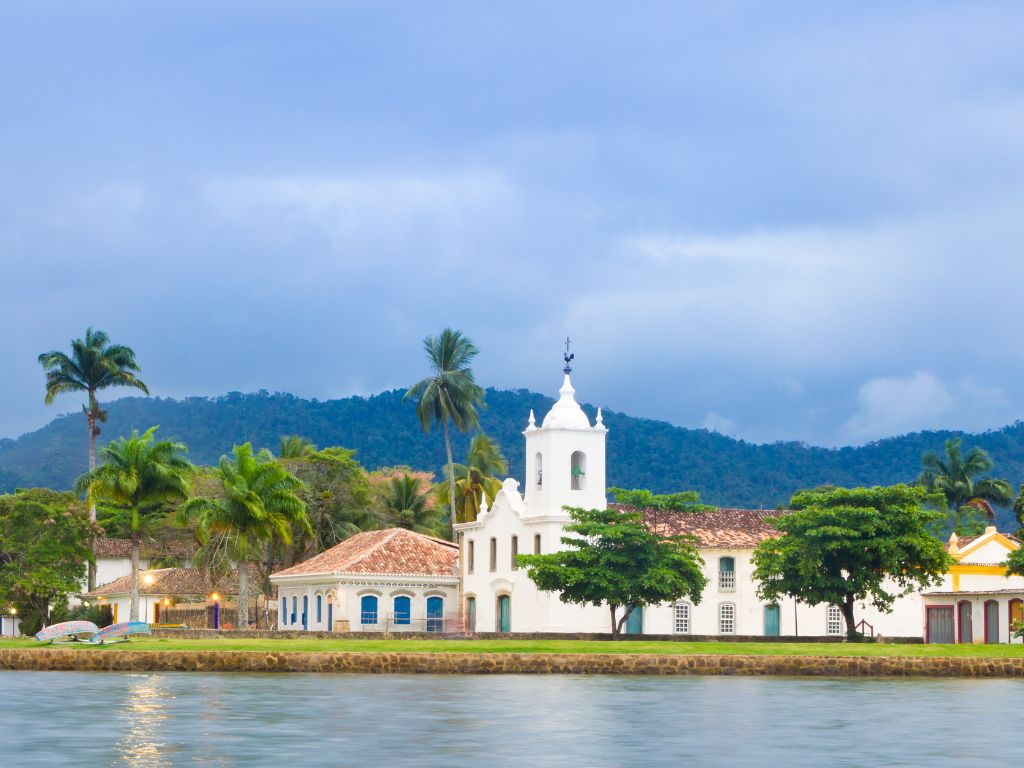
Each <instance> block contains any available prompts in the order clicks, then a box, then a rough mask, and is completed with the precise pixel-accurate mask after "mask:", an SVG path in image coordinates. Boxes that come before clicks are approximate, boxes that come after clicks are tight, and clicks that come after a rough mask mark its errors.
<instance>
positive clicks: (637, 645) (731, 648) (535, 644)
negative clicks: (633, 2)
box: [0, 637, 1024, 658]
mask: <svg viewBox="0 0 1024 768" xmlns="http://www.w3.org/2000/svg"><path fill="white" fill-rule="evenodd" d="M45 647H48V646H45V645H42V644H41V643H37V642H36V641H35V640H34V639H31V638H19V639H17V640H4V641H0V649H2V648H45ZM59 647H62V648H76V649H80V650H81V651H82V652H83V653H102V652H103V651H104V650H108V649H111V648H116V649H118V650H132V651H134V650H138V651H179V650H180V651H261V652H269V653H288V652H293V653H294V652H318V651H319V652H339V651H350V652H351V651H355V652H359V651H364V652H374V653H386V652H398V651H406V652H429V653H485V652H490V653H654V654H661V653H672V654H738V653H748V654H757V655H776V656H784V655H793V656H975V657H985V658H1007V657H1024V645H896V644H892V645H890V644H885V645H876V644H871V643H849V644H846V643H843V644H839V643H739V642H733V643H715V642H702V643H685V642H666V641H651V642H644V641H635V640H629V641H625V640H624V641H620V642H612V641H602V640H418V639H415V640H352V639H346V638H339V639H318V638H309V639H296V640H288V639H281V640H262V639H232V638H227V637H225V638H215V639H210V640H172V639H164V638H134V639H132V640H131V641H130V642H127V643H112V644H108V645H103V646H90V645H87V644H83V643H71V644H66V645H60V646H59Z"/></svg>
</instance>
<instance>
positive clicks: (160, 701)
mask: <svg viewBox="0 0 1024 768" xmlns="http://www.w3.org/2000/svg"><path fill="white" fill-rule="evenodd" d="M173 699H174V695H173V694H172V693H171V692H170V691H169V690H167V679H166V678H162V677H161V676H159V675H156V674H148V675H130V676H129V683H128V687H127V690H126V692H125V696H124V701H123V704H122V705H121V708H120V710H119V711H118V712H117V720H118V721H119V723H120V730H121V732H122V736H121V738H120V740H119V741H118V748H117V753H118V755H119V756H120V758H121V761H122V762H123V763H124V764H125V765H130V766H132V768H169V767H170V766H171V765H172V763H171V761H170V759H169V755H168V754H167V744H166V743H165V742H164V736H165V729H166V721H167V719H168V705H169V704H170V703H171V702H172V701H173Z"/></svg>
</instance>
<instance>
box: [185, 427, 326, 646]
mask: <svg viewBox="0 0 1024 768" xmlns="http://www.w3.org/2000/svg"><path fill="white" fill-rule="evenodd" d="M217 475H218V478H219V480H220V484H221V493H220V494H219V495H217V496H213V497H198V498H191V499H189V500H188V501H186V502H185V503H184V504H182V505H181V507H180V508H179V510H178V521H179V523H180V524H182V525H189V524H194V525H195V526H196V535H197V537H198V538H199V541H200V543H202V544H203V545H204V546H206V547H209V546H210V545H213V546H215V547H217V548H219V549H220V550H221V552H222V553H223V555H224V556H225V557H227V558H229V559H230V560H231V562H233V563H235V565H236V566H237V568H238V625H239V626H240V627H242V628H243V629H244V628H245V627H247V626H248V625H249V563H250V561H251V560H253V559H255V558H257V557H258V556H259V553H260V551H261V547H262V546H264V545H265V544H266V543H267V542H268V541H270V540H272V539H273V538H275V537H276V538H277V539H279V540H280V541H282V542H284V543H286V544H288V543H291V540H292V529H293V527H299V528H301V529H302V530H304V531H305V532H307V533H311V531H312V528H311V526H310V523H309V516H308V515H307V514H306V505H305V504H304V503H303V502H302V499H301V498H300V497H299V494H300V493H301V492H302V481H301V480H299V479H298V478H297V477H295V475H293V474H292V473H291V472H289V471H288V470H287V469H285V468H284V467H283V466H282V465H281V464H279V463H278V462H276V461H274V457H273V456H271V455H270V452H269V451H265V450H264V451H261V452H260V453H259V454H258V455H257V454H254V453H253V450H252V445H251V444H250V443H245V444H243V445H236V446H235V447H234V449H233V450H232V456H231V458H229V457H227V456H222V457H221V459H220V465H219V466H218V469H217ZM204 555H206V556H207V557H209V556H210V555H209V550H207V552H205V553H204Z"/></svg>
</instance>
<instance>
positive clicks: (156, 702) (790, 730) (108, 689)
mask: <svg viewBox="0 0 1024 768" xmlns="http://www.w3.org/2000/svg"><path fill="white" fill-rule="evenodd" d="M1022 711H1024V682H1021V681H1013V680H925V679H922V680H850V679H842V680H828V679H825V680H821V679H803V678H801V679H796V678H753V677H669V678H650V677H598V676H593V677H590V676H558V675H553V676H543V675H536V676H504V675H495V676H432V675H312V674H311V675H293V674H277V675H271V674H259V675H257V674H253V675H243V674H189V673H144V674H143V673H140V674H129V673H105V672H0V766H4V768H6V767H7V766H19V767H20V766H65V765H67V766H289V767H291V766H364V765H365V766H443V767H444V768H453V767H455V766H488V767H491V766H494V767H498V768H501V767H503V766H930V767H931V766H982V765H984V766H1003V765H1006V766H1009V765H1020V760H1021V757H1020V754H1019V751H1018V748H1017V747H1016V746H1015V745H1016V744H1017V742H1018V741H1019V739H1017V734H1019V733H1020V723H1021V717H1022V714H1021V713H1022Z"/></svg>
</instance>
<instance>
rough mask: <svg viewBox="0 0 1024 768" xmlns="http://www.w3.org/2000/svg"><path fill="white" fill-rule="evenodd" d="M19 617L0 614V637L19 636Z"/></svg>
mask: <svg viewBox="0 0 1024 768" xmlns="http://www.w3.org/2000/svg"><path fill="white" fill-rule="evenodd" d="M20 636H21V619H20V618H19V617H18V616H0V637H20Z"/></svg>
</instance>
